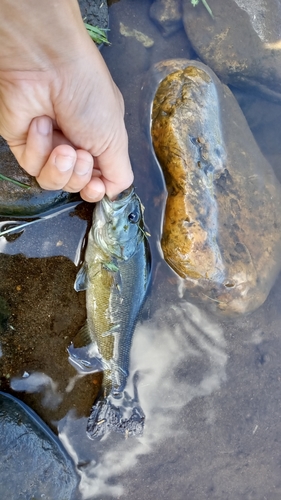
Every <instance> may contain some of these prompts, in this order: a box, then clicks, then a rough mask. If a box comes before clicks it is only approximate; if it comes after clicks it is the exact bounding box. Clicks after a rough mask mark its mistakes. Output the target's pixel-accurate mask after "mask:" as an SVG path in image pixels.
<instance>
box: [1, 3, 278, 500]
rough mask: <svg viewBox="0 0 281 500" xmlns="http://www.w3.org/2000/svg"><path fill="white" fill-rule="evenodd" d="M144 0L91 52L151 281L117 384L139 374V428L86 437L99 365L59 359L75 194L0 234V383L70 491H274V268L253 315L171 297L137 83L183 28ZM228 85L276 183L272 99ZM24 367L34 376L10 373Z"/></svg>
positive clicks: (121, 494) (255, 499)
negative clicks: (156, 16) (129, 176)
mask: <svg viewBox="0 0 281 500" xmlns="http://www.w3.org/2000/svg"><path fill="white" fill-rule="evenodd" d="M150 4H151V2H150V1H148V0H120V2H117V3H114V4H113V5H112V6H111V7H110V15H111V32H110V39H111V42H112V45H111V46H110V47H108V48H104V49H103V55H104V57H105V59H106V61H107V64H108V66H109V68H110V70H111V72H112V75H113V77H114V79H115V81H116V83H117V84H118V85H119V87H120V89H121V91H122V93H123V95H124V99H125V104H126V124H127V128H128V133H129V143H130V155H131V158H132V162H133V166H134V171H135V178H136V180H135V185H136V190H137V192H138V194H139V195H140V197H141V199H142V202H143V204H144V205H145V207H146V211H145V214H146V222H147V225H148V227H149V230H150V233H151V235H152V236H151V238H150V241H151V246H152V251H153V277H152V287H151V292H150V295H149V297H148V299H147V302H146V305H145V308H144V311H143V313H142V316H141V318H140V321H139V323H138V325H137V328H136V332H135V335H134V339H133V345H132V350H131V373H130V378H129V384H128V387H129V390H130V389H132V384H133V377H134V376H136V375H137V387H138V393H139V400H140V403H141V406H142V408H143V410H144V412H145V414H146V427H145V433H144V436H143V437H142V438H131V439H124V437H123V436H120V435H115V434H111V435H108V436H107V437H106V438H105V439H103V440H101V441H90V440H89V439H88V438H87V437H86V433H85V429H86V422H87V417H88V415H89V411H90V407H91V405H92V403H93V400H94V397H95V395H96V393H97V389H98V387H99V384H100V375H97V376H89V375H87V376H86V377H79V376H78V375H77V374H76V372H75V370H74V368H73V367H72V366H70V364H69V363H68V360H67V352H66V348H67V346H68V344H69V342H70V341H71V339H72V338H73V337H74V336H75V334H76V333H77V331H78V330H79V328H80V327H81V326H82V325H83V323H84V321H85V314H86V313H85V296H84V293H83V292H81V293H76V292H75V291H74V289H73V283H74V280H75V275H76V272H77V264H78V262H79V250H80V247H81V242H82V240H83V237H84V235H85V234H86V232H87V228H88V227H89V224H88V222H89V221H90V218H91V207H89V206H87V204H82V206H80V208H79V207H77V208H76V209H74V208H72V209H71V210H70V211H69V212H63V213H61V214H59V215H57V217H55V218H52V219H49V220H46V221H43V222H42V223H38V224H35V225H33V226H30V227H29V228H26V230H25V231H24V232H23V233H22V234H21V235H20V236H19V237H17V238H16V237H15V238H9V241H8V242H7V241H6V240H5V241H2V239H1V242H0V244H1V247H0V251H1V252H2V253H1V258H0V273H1V279H0V296H1V297H2V299H3V300H4V301H5V303H6V304H7V307H9V309H10V314H11V315H10V317H9V320H8V323H7V327H6V328H5V329H4V331H3V334H2V336H1V351H2V357H1V365H0V370H1V389H2V390H7V391H9V392H11V393H13V394H15V395H16V396H17V397H19V398H21V399H23V400H24V401H25V402H27V403H28V404H29V405H30V406H31V407H32V408H33V409H35V411H36V412H37V413H38V414H39V415H40V416H41V417H42V418H43V419H44V420H45V421H46V422H47V423H48V424H49V425H50V426H51V428H52V429H53V430H55V431H56V432H58V435H59V437H60V439H61V441H62V443H63V444H64V446H65V448H66V449H67V451H68V453H69V454H70V455H71V457H72V458H73V460H74V462H75V464H76V467H77V471H78V473H79V475H80V478H81V482H80V492H79V494H77V500H82V499H85V500H86V499H89V500H94V499H99V500H107V499H112V498H119V499H122V500H127V499H128V500H129V499H130V500H131V499H132V498H134V499H135V500H150V499H170V498H173V499H174V500H182V499H183V498H187V499H190V500H204V499H209V500H212V499H214V500H226V499H228V500H237V499H238V498H239V499H241V500H244V499H245V500H250V499H251V500H263V499H267V500H275V499H276V500H280V498H281V474H280V464H281V446H280V445H281V418H280V410H281V408H280V406H281V398H280V387H281V365H280V352H281V335H280V330H281V328H280V324H281V321H280V319H281V318H280V316H281V310H280V305H279V304H280V299H281V281H280V277H277V279H276V284H275V286H274V287H273V289H272V291H271V293H270V295H269V297H268V299H267V301H266V302H265V304H264V305H263V306H262V307H260V308H259V309H258V310H257V311H255V312H254V313H252V314H251V315H248V316H244V317H240V318H237V319H231V320H226V319H222V318H219V317H214V316H212V315H211V313H210V312H208V311H206V310H204V309H203V308H202V306H200V304H196V303H195V302H194V301H191V298H190V297H189V296H188V295H187V294H186V293H184V294H182V288H181V281H180V280H179V279H177V277H176V275H175V274H174V273H173V271H172V270H170V268H169V267H168V266H167V264H166V263H165V262H164V261H163V259H162V255H161V251H160V246H159V237H160V232H161V220H162V214H163V204H164V201H165V189H164V184H163V179H162V174H161V172H160V170H159V167H158V165H157V163H156V161H155V158H154V155H153V152H152V151H151V150H150V147H149V141H148V140H147V135H146V134H147V132H148V131H147V130H145V129H144V128H143V126H142V123H143V121H142V118H143V115H144V113H145V110H146V109H148V108H149V103H146V102H145V101H144V96H143V82H144V80H145V73H146V71H147V70H148V69H149V67H150V66H151V65H152V64H153V63H154V62H157V61H160V60H162V59H166V58H174V57H185V58H192V57H195V54H194V52H193V50H192V48H191V47H190V45H189V42H188V40H187V37H186V35H185V33H184V32H183V31H180V32H178V33H176V34H175V35H173V36H172V37H170V38H168V39H164V38H163V37H162V36H161V34H160V32H159V31H158V29H157V27H156V26H155V25H154V24H153V23H152V22H151V20H150V19H149V17H148V11H149V7H150ZM120 22H122V23H123V24H125V25H128V26H130V27H131V28H135V29H137V30H140V31H143V32H144V33H145V34H146V35H148V36H150V37H151V38H152V39H153V40H154V45H153V46H152V47H151V48H149V49H146V48H144V47H143V46H142V45H141V44H140V43H139V42H138V41H137V40H134V39H132V38H125V37H124V36H121V35H120V33H119V27H120ZM236 95H237V97H238V99H239V102H240V104H241V106H242V108H243V110H244V112H245V114H246V117H247V119H248V122H249V125H250V127H251V129H252V131H253V133H254V135H255V137H256V140H257V141H258V144H259V146H260V148H261V150H262V152H263V154H264V155H265V156H266V157H267V159H268V160H269V161H270V162H271V164H272V166H273V167H274V168H275V172H276V175H277V177H278V178H279V179H280V180H281V174H280V168H279V165H280V158H281V146H280V144H281V141H280V138H279V139H278V132H277V130H280V127H281V123H280V122H281V112H280V111H281V106H279V105H276V104H273V103H269V102H267V101H264V100H262V99H258V98H257V97H254V96H252V95H248V94H247V93H242V92H241V91H239V93H238V92H237V93H236ZM25 372H26V373H28V374H30V375H32V377H26V378H24V379H22V375H23V374H24V373H25ZM25 381H26V382H25ZM27 381H28V382H27ZM12 388H13V389H14V390H12Z"/></svg>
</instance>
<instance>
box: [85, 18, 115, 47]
mask: <svg viewBox="0 0 281 500" xmlns="http://www.w3.org/2000/svg"><path fill="white" fill-rule="evenodd" d="M84 25H85V27H86V29H87V31H88V33H89V35H90V37H91V39H92V40H94V42H95V43H97V44H98V45H101V44H102V43H105V44H106V45H110V42H109V41H108V38H107V35H106V31H109V30H108V29H105V28H98V27H97V26H92V25H91V24H87V23H84Z"/></svg>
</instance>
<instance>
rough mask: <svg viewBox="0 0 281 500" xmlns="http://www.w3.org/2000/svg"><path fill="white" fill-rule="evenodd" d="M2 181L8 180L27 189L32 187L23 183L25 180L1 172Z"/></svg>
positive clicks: (0, 179)
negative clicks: (21, 180)
mask: <svg viewBox="0 0 281 500" xmlns="http://www.w3.org/2000/svg"><path fill="white" fill-rule="evenodd" d="M0 181H8V182H12V183H13V184H16V185H17V186H20V187H23V188H25V189H30V186H28V185H27V184H23V182H20V181H16V179H11V177H6V175H3V174H0Z"/></svg>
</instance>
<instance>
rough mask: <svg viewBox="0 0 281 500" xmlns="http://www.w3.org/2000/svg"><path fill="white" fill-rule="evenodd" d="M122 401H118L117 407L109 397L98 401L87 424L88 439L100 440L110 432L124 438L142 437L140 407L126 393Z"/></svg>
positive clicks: (142, 421) (141, 412)
mask: <svg viewBox="0 0 281 500" xmlns="http://www.w3.org/2000/svg"><path fill="white" fill-rule="evenodd" d="M123 399H124V401H122V400H118V406H115V405H114V404H113V401H114V400H113V398H112V397H111V396H108V397H107V398H105V399H99V400H98V401H97V402H96V403H95V404H94V405H93V407H92V409H91V414H90V417H89V419H88V424H87V435H88V437H89V438H90V439H96V438H101V437H102V436H104V435H105V434H107V433H108V432H111V431H114V432H118V433H120V434H124V436H125V437H129V436H138V437H140V436H142V434H143V428H144V422H145V415H144V413H143V411H142V409H141V407H140V406H139V404H138V403H137V401H136V400H135V399H131V398H130V397H129V395H128V394H127V393H126V392H125V393H124V396H123ZM120 403H121V404H120ZM123 403H124V404H123Z"/></svg>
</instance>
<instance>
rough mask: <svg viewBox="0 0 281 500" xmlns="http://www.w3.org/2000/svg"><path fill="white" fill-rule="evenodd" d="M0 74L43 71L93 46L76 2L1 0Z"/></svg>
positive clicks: (73, 0) (70, 0)
mask: <svg viewBox="0 0 281 500" xmlns="http://www.w3.org/2000/svg"><path fill="white" fill-rule="evenodd" d="M0 18H1V19H2V23H1V26H0V47H1V49H0V71H46V70H50V69H53V68H54V67H59V66H60V64H61V63H63V62H64V63H65V62H66V61H67V60H73V59H76V58H79V53H81V46H83V45H84V44H85V43H91V44H92V43H93V42H92V41H91V40H90V37H89V36H88V34H87V31H86V29H85V27H84V25H83V21H82V18H81V14H80V9H79V5H78V3H77V0H59V2H57V1H55V0H20V1H19V0H1V2H0Z"/></svg>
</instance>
